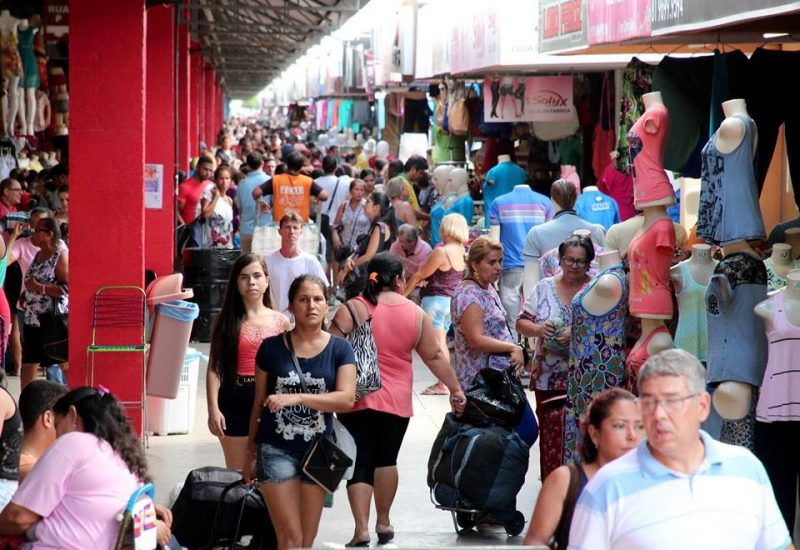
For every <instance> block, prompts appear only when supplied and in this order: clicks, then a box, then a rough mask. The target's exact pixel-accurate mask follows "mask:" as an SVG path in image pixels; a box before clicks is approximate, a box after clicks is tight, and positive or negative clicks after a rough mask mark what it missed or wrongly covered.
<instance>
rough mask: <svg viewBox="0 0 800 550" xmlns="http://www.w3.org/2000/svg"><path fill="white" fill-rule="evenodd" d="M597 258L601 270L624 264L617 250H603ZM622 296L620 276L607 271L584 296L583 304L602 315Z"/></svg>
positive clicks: (591, 311)
mask: <svg viewBox="0 0 800 550" xmlns="http://www.w3.org/2000/svg"><path fill="white" fill-rule="evenodd" d="M576 233H577V231H576ZM597 259H598V261H599V262H600V270H601V271H603V270H605V269H607V268H609V267H611V266H614V265H621V264H622V260H621V259H620V257H619V252H617V251H616V250H609V251H606V252H603V253H602V254H600V255H598V256H597ZM621 296H622V283H621V282H620V280H619V278H618V277H617V276H616V275H611V274H610V273H606V274H605V275H600V277H599V278H598V280H597V282H596V283H595V284H594V286H593V287H592V289H591V290H590V291H589V292H587V293H586V294H585V295H584V296H583V299H582V300H581V304H582V305H583V307H584V308H586V311H588V312H589V313H591V314H592V315H601V314H603V313H605V312H607V311H608V310H610V309H611V308H612V307H614V306H615V305H616V304H617V302H619V299H620V297H621Z"/></svg>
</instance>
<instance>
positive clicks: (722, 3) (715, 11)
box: [650, 0, 800, 36]
mask: <svg viewBox="0 0 800 550" xmlns="http://www.w3.org/2000/svg"><path fill="white" fill-rule="evenodd" d="M651 2H652V6H651V10H652V11H651V17H650V20H651V21H652V29H653V32H652V34H653V35H654V36H656V35H661V34H670V33H674V32H685V31H693V30H700V29H706V28H710V27H715V26H718V25H725V24H735V23H741V22H744V21H747V20H748V19H756V18H762V17H770V16H773V15H780V14H782V13H789V12H791V11H795V10H798V9H800V2H797V1H796V0H702V1H698V0H651Z"/></svg>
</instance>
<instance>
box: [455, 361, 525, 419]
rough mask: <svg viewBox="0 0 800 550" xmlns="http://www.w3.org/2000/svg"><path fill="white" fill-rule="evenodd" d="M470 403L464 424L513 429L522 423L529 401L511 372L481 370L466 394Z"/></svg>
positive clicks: (466, 409)
mask: <svg viewBox="0 0 800 550" xmlns="http://www.w3.org/2000/svg"><path fill="white" fill-rule="evenodd" d="M464 395H466V397H467V403H466V405H465V407H464V414H463V415H462V417H461V421H462V422H465V423H467V424H471V425H473V426H502V427H504V428H508V429H511V428H513V427H515V426H517V425H518V424H519V423H520V421H521V420H522V415H523V414H524V412H525V404H526V403H527V402H528V397H527V396H526V395H525V388H523V387H522V382H520V381H519V378H517V377H516V376H515V375H514V374H513V372H511V370H510V369H506V370H495V369H492V368H488V367H487V368H485V369H481V370H480V371H479V372H478V374H476V375H475V379H474V380H473V381H472V385H471V386H470V387H469V389H468V390H467V391H466V392H464Z"/></svg>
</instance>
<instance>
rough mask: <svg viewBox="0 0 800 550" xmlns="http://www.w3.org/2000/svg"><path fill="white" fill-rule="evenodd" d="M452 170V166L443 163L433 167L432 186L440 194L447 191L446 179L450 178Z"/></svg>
mask: <svg viewBox="0 0 800 550" xmlns="http://www.w3.org/2000/svg"><path fill="white" fill-rule="evenodd" d="M452 171H453V167H452V166H448V165H445V164H442V165H439V166H437V167H436V168H434V169H433V186H434V187H435V188H436V190H437V191H438V192H439V194H440V195H444V194H445V193H446V192H447V191H446V189H447V180H448V179H449V178H450V172H452Z"/></svg>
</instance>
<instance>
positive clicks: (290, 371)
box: [256, 334, 356, 453]
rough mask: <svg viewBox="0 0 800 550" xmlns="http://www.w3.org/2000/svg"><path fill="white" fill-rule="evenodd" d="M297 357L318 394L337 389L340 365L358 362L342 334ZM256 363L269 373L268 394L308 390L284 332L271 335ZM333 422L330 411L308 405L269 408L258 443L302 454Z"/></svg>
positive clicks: (262, 422)
mask: <svg viewBox="0 0 800 550" xmlns="http://www.w3.org/2000/svg"><path fill="white" fill-rule="evenodd" d="M288 337H289V335H288V334H287V338H288ZM297 359H298V363H300V369H301V370H302V371H303V374H304V375H305V376H304V378H305V385H306V388H307V389H308V392H309V393H314V394H320V393H328V392H331V391H333V390H334V389H336V373H337V371H338V370H339V367H341V366H342V365H355V363H356V358H355V356H354V355H353V347H352V346H351V345H350V342H348V341H347V340H345V339H344V338H339V337H338V336H331V337H330V340H329V341H328V344H327V345H326V346H325V348H324V349H323V350H322V351H321V352H319V353H318V354H317V355H315V356H314V357H309V358H305V357H298V358H297ZM256 366H257V367H258V368H259V369H261V370H262V371H264V372H266V373H267V395H272V394H281V393H304V392H303V388H302V386H301V385H300V376H299V375H298V374H297V371H296V370H295V368H294V364H293V363H292V355H291V353H290V352H289V350H288V349H287V348H286V344H285V343H284V340H283V335H278V336H273V337H271V338H267V339H266V340H264V342H262V343H261V347H260V348H258V352H257V353H256ZM330 425H331V414H330V413H322V412H320V411H317V410H315V409H310V408H308V407H306V406H304V405H295V406H294V407H284V408H283V409H281V410H279V411H278V412H276V413H272V412H270V411H269V409H266V408H265V409H263V411H262V413H261V422H260V423H259V426H258V434H257V436H256V442H257V443H267V444H269V445H272V446H274V447H279V448H281V449H286V450H288V451H296V452H301V453H302V452H304V451H305V449H306V448H307V447H308V445H309V443H310V442H311V441H313V439H314V438H315V437H316V436H317V434H320V433H323V432H325V431H326V429H327V426H330Z"/></svg>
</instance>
